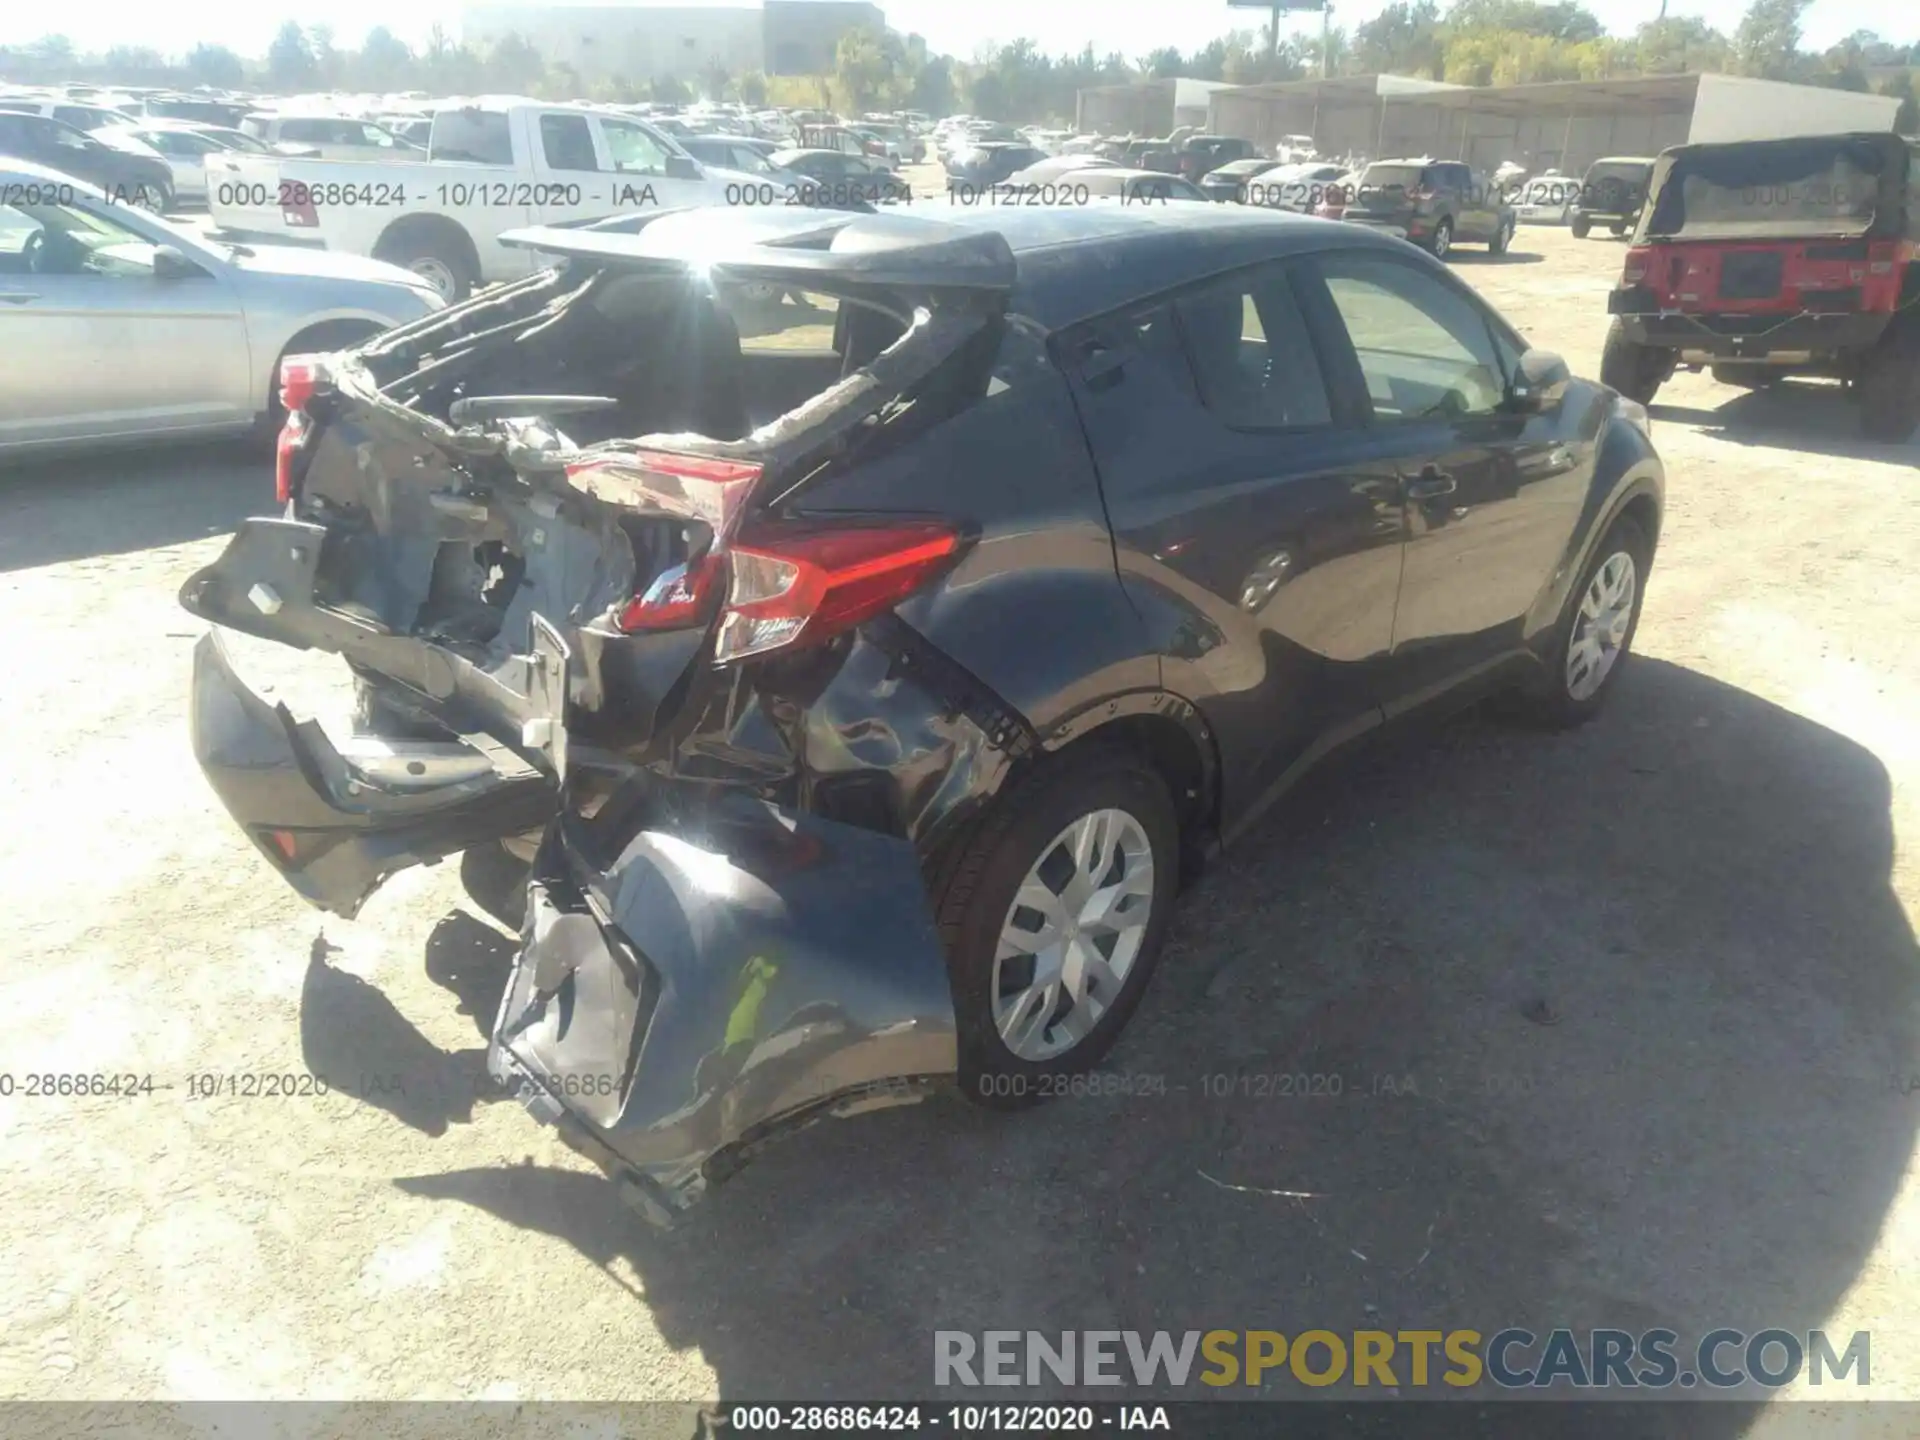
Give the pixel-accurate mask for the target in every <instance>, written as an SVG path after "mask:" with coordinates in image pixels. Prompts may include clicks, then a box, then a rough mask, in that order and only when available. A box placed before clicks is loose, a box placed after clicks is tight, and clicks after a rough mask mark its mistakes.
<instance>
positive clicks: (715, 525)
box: [567, 450, 762, 548]
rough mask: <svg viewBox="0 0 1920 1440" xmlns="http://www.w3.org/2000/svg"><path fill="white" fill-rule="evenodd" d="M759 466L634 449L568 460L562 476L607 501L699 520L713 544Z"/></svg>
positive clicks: (725, 532)
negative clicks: (579, 461) (709, 532)
mask: <svg viewBox="0 0 1920 1440" xmlns="http://www.w3.org/2000/svg"><path fill="white" fill-rule="evenodd" d="M761 468H762V467H761V466H759V465H757V464H754V463H753V462H751V461H747V460H720V459H715V458H714V457H712V456H709V455H672V454H668V453H667V452H665V451H660V450H634V451H629V452H626V453H622V454H617V455H607V456H603V457H599V458H596V459H593V460H589V461H587V462H585V463H584V464H580V465H569V466H568V467H567V480H568V482H569V483H570V484H571V485H572V486H573V487H574V488H575V489H576V490H580V491H583V492H585V493H586V494H588V495H592V496H594V497H595V498H596V499H599V500H605V501H606V502H607V503H608V504H610V505H618V506H625V507H627V508H629V509H633V510H639V511H641V512H643V513H654V514H662V513H664V514H667V515H678V516H679V517H680V518H681V519H683V520H699V521H702V522H704V523H705V524H706V526H707V527H708V528H709V529H710V530H712V531H713V537H714V546H715V548H719V547H720V546H722V545H724V544H725V543H726V541H727V539H728V538H729V537H730V536H731V535H732V534H733V532H734V530H735V529H736V528H737V527H738V526H739V524H740V517H741V516H742V515H744V514H745V513H746V506H747V497H748V496H749V495H751V494H752V493H753V487H754V485H755V484H757V483H758V482H759V479H760V475H761Z"/></svg>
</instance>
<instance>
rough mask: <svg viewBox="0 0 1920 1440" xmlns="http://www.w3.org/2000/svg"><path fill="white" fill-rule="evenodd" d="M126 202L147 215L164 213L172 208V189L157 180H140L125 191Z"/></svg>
mask: <svg viewBox="0 0 1920 1440" xmlns="http://www.w3.org/2000/svg"><path fill="white" fill-rule="evenodd" d="M127 203H128V204H129V205H132V206H134V207H135V208H137V209H140V210H145V211H146V212H147V213H148V214H149V215H164V214H166V213H167V211H169V210H171V209H172V208H173V191H172V189H170V188H169V187H168V186H165V185H162V184H161V183H160V182H159V181H157V180H156V181H152V182H148V181H142V182H141V183H140V184H138V185H136V186H134V188H133V189H132V190H130V191H129V192H128V193H127Z"/></svg>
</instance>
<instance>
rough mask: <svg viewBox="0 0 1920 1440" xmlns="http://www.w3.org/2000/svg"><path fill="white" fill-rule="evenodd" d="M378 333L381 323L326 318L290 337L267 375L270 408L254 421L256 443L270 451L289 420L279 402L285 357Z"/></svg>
mask: <svg viewBox="0 0 1920 1440" xmlns="http://www.w3.org/2000/svg"><path fill="white" fill-rule="evenodd" d="M379 333H380V327H379V326H378V325H375V324H373V323H372V322H371V321H368V320H327V321H323V322H322V323H320V324H318V325H315V326H314V327H313V328H312V329H309V330H302V331H301V332H300V333H299V334H298V335H296V336H294V337H293V339H291V340H289V341H288V342H287V348H286V349H284V350H282V351H281V352H280V353H279V354H278V355H276V356H275V357H274V360H273V373H272V374H271V375H269V376H268V377H267V408H266V409H265V410H262V411H261V412H260V414H259V415H258V416H257V417H256V418H255V420H254V422H253V444H254V446H255V447H256V448H258V449H263V450H265V451H266V452H267V453H268V454H269V455H271V454H272V453H273V448H274V444H275V442H276V441H277V440H279V438H280V427H281V426H283V425H285V424H286V423H287V409H286V406H284V405H282V404H281V403H280V362H281V361H282V360H285V359H286V358H287V356H289V355H306V354H314V353H323V352H325V351H328V350H343V349H345V348H346V347H347V346H349V345H354V344H357V343H359V342H360V341H362V340H365V339H367V338H368V337H370V336H373V335H377V334H379Z"/></svg>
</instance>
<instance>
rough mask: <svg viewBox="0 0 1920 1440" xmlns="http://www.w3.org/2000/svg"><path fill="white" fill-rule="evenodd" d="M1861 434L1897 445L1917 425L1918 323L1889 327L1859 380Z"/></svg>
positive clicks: (1919, 402) (1919, 408)
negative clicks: (1895, 327)
mask: <svg viewBox="0 0 1920 1440" xmlns="http://www.w3.org/2000/svg"><path fill="white" fill-rule="evenodd" d="M1859 391H1860V433H1861V434H1863V435H1865V436H1866V437H1867V438H1868V439H1869V440H1882V441H1885V442H1887V443H1888V444H1892V445H1898V444H1901V443H1903V442H1904V441H1905V440H1906V439H1907V438H1908V437H1909V436H1911V435H1912V434H1913V432H1914V430H1915V429H1916V428H1920V325H1917V324H1911V323H1909V324H1902V325H1900V326H1898V328H1897V329H1890V330H1888V332H1887V333H1886V334H1885V335H1883V336H1882V337H1881V339H1880V343H1879V344H1878V345H1877V346H1875V347H1874V353H1873V354H1872V355H1870V356H1869V357H1868V358H1867V366H1866V371H1865V373H1864V374H1863V375H1862V376H1861V378H1860V381H1859Z"/></svg>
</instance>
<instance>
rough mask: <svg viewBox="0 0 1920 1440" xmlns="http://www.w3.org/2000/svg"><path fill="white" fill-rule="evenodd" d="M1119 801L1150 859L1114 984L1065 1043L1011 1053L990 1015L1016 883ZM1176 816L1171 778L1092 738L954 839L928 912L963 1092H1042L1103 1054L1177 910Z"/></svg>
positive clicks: (990, 1101) (1022, 1101)
mask: <svg viewBox="0 0 1920 1440" xmlns="http://www.w3.org/2000/svg"><path fill="white" fill-rule="evenodd" d="M1104 809H1116V810H1121V811H1124V812H1125V813H1126V814H1128V815H1130V816H1132V817H1133V819H1134V820H1136V821H1137V822H1138V823H1139V825H1140V827H1141V829H1142V830H1143V831H1144V833H1145V835H1146V837H1147V842H1148V846H1149V851H1150V854H1151V856H1152V860H1153V895H1152V901H1151V905H1152V909H1151V910H1150V911H1149V915H1148V921H1147V927H1146V935H1145V938H1144V939H1143V941H1142V943H1141V946H1140V949H1139V952H1138V953H1137V954H1136V956H1135V957H1134V962H1133V965H1132V967H1131V968H1130V969H1129V970H1128V971H1127V973H1126V976H1125V978H1124V980H1123V981H1122V982H1121V985H1120V988H1119V991H1118V993H1117V994H1115V995H1112V996H1109V997H1107V1007H1106V1009H1105V1011H1104V1012H1103V1013H1102V1014H1101V1015H1100V1018H1099V1019H1098V1021H1096V1022H1095V1024H1094V1026H1093V1028H1092V1029H1091V1030H1090V1031H1089V1032H1088V1033H1087V1034H1086V1036H1085V1037H1084V1038H1082V1039H1081V1040H1080V1041H1079V1043H1078V1044H1076V1045H1074V1046H1073V1047H1072V1048H1071V1049H1069V1050H1068V1051H1066V1053H1065V1054H1062V1055H1058V1056H1055V1057H1053V1058H1050V1059H1046V1060H1040V1061H1034V1060H1027V1059H1023V1058H1021V1057H1020V1056H1018V1055H1015V1054H1014V1053H1013V1051H1012V1050H1011V1049H1009V1048H1008V1046H1007V1044H1006V1042H1005V1040H1003V1039H1002V1038H1001V1035H1000V1032H999V1030H998V1028H997V1027H996V1026H995V1023H994V1017H993V1000H994V996H993V985H994V957H995V955H996V954H997V953H998V947H999V943H1000V933H1001V928H1002V926H1003V924H1004V923H1005V921H1006V919H1007V917H1008V915H1009V913H1010V911H1011V909H1012V906H1013V900H1014V895H1015V894H1016V892H1017V891H1018V890H1019V888H1020V885H1021V884H1022V882H1023V881H1024V880H1025V879H1026V877H1027V872H1028V871H1029V870H1030V869H1031V868H1032V867H1033V866H1034V865H1035V864H1037V863H1038V862H1039V861H1040V860H1041V859H1042V858H1043V851H1044V849H1045V848H1046V847H1048V846H1049V845H1050V844H1051V842H1052V841H1053V840H1054V838H1055V837H1056V836H1058V835H1059V834H1060V833H1061V831H1063V830H1065V829H1066V828H1067V826H1069V825H1071V824H1072V823H1073V822H1074V821H1075V820H1076V819H1078V818H1079V817H1081V816H1084V815H1088V814H1091V813H1093V812H1094V811H1097V810H1104ZM1180 861H1181V847H1180V824H1179V819H1178V817H1177V815H1176V814H1175V811H1174V806H1173V800H1172V797H1171V796H1170V795H1169V794H1168V791H1167V786H1166V783H1165V781H1163V780H1162V779H1161V778H1160V776H1159V774H1158V773H1157V772H1156V771H1155V770H1154V769H1153V767H1152V766H1150V765H1149V764H1147V763H1146V762H1145V761H1144V760H1142V759H1140V758H1139V757H1137V756H1136V755H1134V754H1132V753H1131V752H1129V751H1126V750H1122V749H1118V748H1107V747H1103V746H1094V747H1091V748H1089V749H1087V750H1084V751H1081V752H1077V753H1072V754H1068V755H1065V756H1062V757H1060V758H1059V759H1057V760H1054V761H1052V762H1049V763H1045V764H1043V765H1042V766H1041V768H1039V769H1038V770H1036V771H1034V772H1033V773H1032V774H1030V775H1029V776H1028V777H1027V778H1026V779H1024V780H1022V781H1020V782H1018V783H1017V784H1016V785H1015V787H1014V788H1013V789H1012V790H1011V791H1009V792H1008V793H1007V794H1006V795H1005V796H1004V797H1002V798H1001V799H1000V800H999V801H998V802H996V804H995V805H994V807H993V809H992V810H991V811H990V812H989V813H988V814H987V815H986V816H985V817H984V818H983V819H982V820H981V821H980V822H979V823H978V824H977V825H976V826H975V827H974V828H973V830H972V831H971V832H970V833H969V834H967V835H966V836H965V837H964V838H963V839H962V840H961V841H959V842H958V843H957V844H956V846H955V847H954V849H953V852H952V853H951V854H950V855H949V857H948V858H947V861H946V863H945V864H943V865H941V866H940V867H939V869H938V872H937V874H936V876H935V879H934V883H933V901H934V914H935V916H936V918H937V920H938V923H939V927H940V937H941V940H942V942H943V943H944V945H945V947H946V951H947V963H948V966H949V968H950V972H951V975H952V979H953V996H954V1008H955V1013H956V1018H957V1022H958V1027H959V1052H960V1083H961V1088H962V1090H963V1092H964V1093H965V1094H966V1096H967V1098H968V1099H970V1100H973V1101H975V1102H976V1103H978V1104H981V1105H985V1106H987V1107H989V1108H991V1109H996V1110H1013V1109H1022V1108H1024V1107H1026V1106H1029V1105H1032V1104H1035V1103H1037V1102H1038V1101H1040V1100H1041V1099H1043V1098H1045V1095H1046V1093H1048V1090H1049V1084H1050V1082H1051V1081H1052V1080H1054V1079H1055V1078H1056V1077H1059V1076H1063V1075H1072V1074H1077V1073H1079V1072H1081V1071H1084V1070H1087V1069H1090V1068H1091V1067H1093V1066H1094V1065H1096V1064H1098V1063H1099V1062H1100V1059H1101V1057H1102V1056H1104V1055H1105V1054H1106V1053H1107V1051H1108V1049H1109V1048H1111V1046H1112V1045H1113V1042H1114V1040H1115V1039H1116V1038H1117V1037H1118V1036H1119V1034H1120V1031H1121V1029H1122V1028H1123V1027H1124V1026H1125V1025H1126V1022H1127V1019H1128V1017H1129V1016H1131V1015H1132V1014H1133V1011H1134V1008H1135V1007H1136V1006H1137V1005H1138V1004H1139V1003H1140V997H1141V995H1142V994H1143V993H1144V992H1145V990H1146V987H1147V981H1148V978H1149V976H1150V975H1151V974H1152V972H1153V967H1154V964H1155V962H1156V961H1157V960H1158V959H1159V955H1160V950H1161V946H1162V945H1163V943H1164V942H1165V939H1166V933H1167V927H1168V925H1169V923H1170V922H1171V919H1172V913H1173V904H1174V897H1175V895H1176V893H1177V891H1178V889H1179V876H1180Z"/></svg>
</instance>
